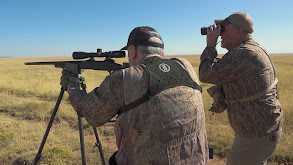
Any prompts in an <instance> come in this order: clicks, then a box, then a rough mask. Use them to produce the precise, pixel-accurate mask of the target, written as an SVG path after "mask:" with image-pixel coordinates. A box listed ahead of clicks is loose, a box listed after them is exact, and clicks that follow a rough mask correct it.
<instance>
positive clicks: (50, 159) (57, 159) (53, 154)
mask: <svg viewBox="0 0 293 165" xmlns="http://www.w3.org/2000/svg"><path fill="white" fill-rule="evenodd" d="M68 156H69V152H68V151H66V150H65V149H64V148H63V147H60V146H57V147H53V148H45V149H44V152H43V158H42V163H45V164H64V163H65V162H66V159H67V158H68Z"/></svg>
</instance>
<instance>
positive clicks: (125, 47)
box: [120, 45, 128, 50]
mask: <svg viewBox="0 0 293 165" xmlns="http://www.w3.org/2000/svg"><path fill="white" fill-rule="evenodd" d="M127 47H128V46H127V45H126V46H124V47H123V48H121V49H120V50H127Z"/></svg>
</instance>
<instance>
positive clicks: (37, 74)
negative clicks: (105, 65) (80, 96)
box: [0, 55, 293, 165]
mask: <svg viewBox="0 0 293 165" xmlns="http://www.w3.org/2000/svg"><path fill="white" fill-rule="evenodd" d="M180 57H184V58H186V59H187V60H189V61H190V62H191V64H192V65H193V67H194V69H195V70H196V71H197V70H198V66H199V56H180ZM167 58H168V57H167ZM272 59H273V61H274V63H275V67H276V70H277V75H278V79H279V86H278V87H279V93H280V102H281V104H282V107H283V111H284V114H285V122H284V126H283V130H284V133H283V135H282V138H281V142H280V144H279V145H278V147H277V150H276V151H275V153H274V155H273V157H272V158H271V160H270V162H269V164H270V165H273V164H283V165H288V164H293V150H292V148H293V107H292V102H293V99H292V91H293V86H292V85H293V84H292V83H293V55H292V56H283V55H273V56H272ZM60 60H72V59H71V58H70V57H58V58H2V59H1V58H0V73H1V81H0V164H1V165H10V164H30V163H32V161H33V159H34V157H35V155H36V154H37V152H38V149H39V146H40V143H41V140H42V138H43V135H44V133H45V130H46V128H47V124H48V122H49V119H50V117H51V114H52V111H53V108H54V106H55V103H56V100H57V97H58V95H59V92H60V85H59V83H60V76H61V69H59V68H55V67H54V66H25V65H24V62H34V61H60ZM101 60H102V59H101ZM126 60H127V59H117V60H115V61H116V62H117V63H122V62H125V61H126ZM106 75H108V73H107V72H105V71H92V70H86V71H85V72H84V73H83V76H84V77H85V79H86V82H87V87H88V88H87V90H88V91H91V90H92V89H94V88H95V87H97V86H99V84H100V83H101V82H102V80H103V79H104V78H105V76H106ZM201 85H202V87H203V100H204V106H205V109H206V124H207V135H208V140H209V144H210V146H213V147H214V150H215V154H216V158H215V159H214V160H211V164H212V165H221V164H225V163H224V162H225V157H226V155H227V153H228V151H229V149H230V147H231V145H232V141H233V137H234V133H233V131H232V129H231V127H230V126H229V122H228V119H227V114H226V112H225V113H222V114H215V115H212V114H211V113H210V112H208V111H207V110H208V108H209V107H210V105H211V103H212V99H211V98H210V97H209V96H208V94H207V92H206V89H207V88H208V87H210V86H211V84H205V83H202V84H201ZM83 125H84V134H85V135H84V138H85V148H86V159H87V164H101V161H100V156H99V152H98V148H94V147H93V146H94V143H95V136H94V133H93V131H92V128H91V127H90V126H89V125H88V124H87V122H86V121H85V120H83ZM113 125H114V123H107V124H106V125H104V126H102V127H99V128H97V129H98V134H99V137H100V140H101V142H102V147H103V151H104V155H105V158H106V160H108V158H109V157H110V155H111V154H112V153H113V152H114V151H115V150H116V149H117V148H116V146H115V137H114V131H113ZM40 163H41V164H81V154H80V145H79V132H78V122H77V116H76V113H75V111H74V110H73V109H72V107H71V105H70V104H69V102H68V95H67V94H65V95H64V97H63V100H62V102H61V105H60V107H59V110H58V112H57V115H56V117H55V120H54V123H53V126H52V129H51V131H50V134H49V136H48V139H47V142H46V144H45V147H44V150H43V157H42V160H41V162H40Z"/></svg>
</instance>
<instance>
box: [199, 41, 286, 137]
mask: <svg viewBox="0 0 293 165" xmlns="http://www.w3.org/2000/svg"><path fill="white" fill-rule="evenodd" d="M217 55H218V54H217V51H216V49H215V48H213V47H206V49H205V50H204V51H203V53H202V55H201V57H200V61H201V63H200V66H199V79H200V81H202V82H206V83H212V84H216V85H222V86H223V92H224V95H225V99H227V100H237V99H242V98H246V97H249V96H253V95H256V94H259V93H261V92H263V91H265V90H266V89H268V88H269V87H270V85H271V84H272V83H273V82H274V80H275V79H276V73H275V68H274V65H273V63H272V62H271V59H270V57H269V56H268V54H267V53H266V52H265V51H264V49H263V48H261V47H260V45H259V44H258V43H257V42H255V41H254V40H253V39H248V40H247V41H245V42H243V43H242V44H240V45H239V46H238V47H236V48H234V49H232V50H230V51H228V52H227V53H226V54H225V55H224V56H223V57H222V58H221V59H216V57H217ZM227 110H228V118H229V122H230V124H231V126H232V128H233V130H234V131H235V132H236V134H238V135H239V136H242V137H247V138H255V137H261V136H264V135H267V134H269V133H272V132H275V131H277V130H278V129H280V128H281V126H282V122H283V112H282V108H281V105H280V102H279V99H278V89H277V85H276V86H274V88H273V89H272V90H271V91H269V92H268V93H266V94H264V95H263V96H261V97H259V98H256V99H253V100H250V101H245V102H236V103H232V104H228V107H227Z"/></svg>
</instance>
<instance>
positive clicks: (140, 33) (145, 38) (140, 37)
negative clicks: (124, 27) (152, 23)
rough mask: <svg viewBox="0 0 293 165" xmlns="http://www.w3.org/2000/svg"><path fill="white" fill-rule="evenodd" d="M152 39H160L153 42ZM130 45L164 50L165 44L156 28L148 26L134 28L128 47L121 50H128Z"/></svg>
mask: <svg viewBox="0 0 293 165" xmlns="http://www.w3.org/2000/svg"><path fill="white" fill-rule="evenodd" d="M152 37H156V38H158V39H157V40H151V38H152ZM158 41H161V42H158ZM129 45H135V46H153V47H159V48H164V43H163V40H162V38H161V36H160V35H159V33H158V32H157V31H156V30H155V29H154V28H152V27H148V26H141V27H136V28H134V29H133V30H132V31H131V33H130V34H129V37H128V42H127V45H126V46H124V47H123V48H122V49H121V50H126V49H127V47H128V46H129Z"/></svg>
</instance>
